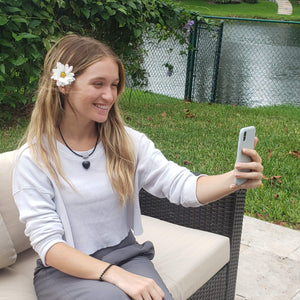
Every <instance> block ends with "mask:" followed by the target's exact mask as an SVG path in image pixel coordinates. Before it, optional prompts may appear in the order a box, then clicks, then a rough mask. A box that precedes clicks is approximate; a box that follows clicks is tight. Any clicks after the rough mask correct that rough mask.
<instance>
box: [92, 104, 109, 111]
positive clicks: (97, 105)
mask: <svg viewBox="0 0 300 300" xmlns="http://www.w3.org/2000/svg"><path fill="white" fill-rule="evenodd" d="M94 105H95V106H96V107H97V108H99V109H104V110H108V108H109V107H108V106H107V105H100V104H94Z"/></svg>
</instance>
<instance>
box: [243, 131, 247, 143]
mask: <svg viewBox="0 0 300 300" xmlns="http://www.w3.org/2000/svg"><path fill="white" fill-rule="evenodd" d="M246 136H247V132H246V131H245V132H244V136H243V141H246Z"/></svg>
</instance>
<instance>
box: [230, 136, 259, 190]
mask: <svg viewBox="0 0 300 300" xmlns="http://www.w3.org/2000/svg"><path fill="white" fill-rule="evenodd" d="M256 143H257V137H255V146H256ZM255 146H254V147H255ZM243 153H244V154H246V155H248V156H250V157H251V160H252V161H251V162H248V163H241V162H239V163H236V164H235V177H236V178H245V179H248V180H247V181H246V182H245V183H243V184H241V185H235V184H233V185H232V186H231V188H232V189H233V190H236V189H253V188H257V187H259V186H260V185H261V184H262V182H261V180H262V178H263V173H262V172H263V170H264V167H263V165H262V159H261V157H260V156H259V154H258V153H257V152H256V151H255V150H251V149H247V148H246V149H243ZM244 169H248V170H250V172H240V171H239V170H244Z"/></svg>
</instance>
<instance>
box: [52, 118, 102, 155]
mask: <svg viewBox="0 0 300 300" xmlns="http://www.w3.org/2000/svg"><path fill="white" fill-rule="evenodd" d="M59 127H60V130H61V133H62V135H63V137H64V139H65V142H66V143H67V144H68V145H69V146H70V148H72V149H73V150H74V151H87V150H89V149H92V148H93V147H94V146H95V142H96V140H97V138H98V134H99V133H98V129H97V126H96V123H95V122H92V123H90V124H87V125H86V126H76V125H75V126H74V124H73V126H72V125H68V124H67V123H65V122H61V124H60V126H59ZM57 139H58V141H60V142H61V143H63V144H64V141H63V140H62V138H61V135H60V133H59V130H58V129H57Z"/></svg>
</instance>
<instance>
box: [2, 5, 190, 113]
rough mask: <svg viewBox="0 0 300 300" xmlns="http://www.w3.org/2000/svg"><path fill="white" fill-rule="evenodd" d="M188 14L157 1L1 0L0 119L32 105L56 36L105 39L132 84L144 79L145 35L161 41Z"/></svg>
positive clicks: (179, 25) (183, 20)
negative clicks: (73, 35) (142, 66)
mask: <svg viewBox="0 0 300 300" xmlns="http://www.w3.org/2000/svg"><path fill="white" fill-rule="evenodd" d="M188 18H189V14H188V13H187V12H185V11H184V10H183V9H182V8H178V7H176V6H174V4H172V3H171V2H168V1H161V0H118V1H117V0H106V1H96V0H69V1H67V0H31V1H29V0H28V1H19V0H1V2H0V29H1V30H0V45H1V50H0V108H1V111H0V119H7V118H10V117H11V115H10V111H11V109H12V108H13V109H16V110H17V111H19V110H20V108H24V106H26V105H30V104H31V103H32V99H33V95H34V91H35V89H36V88H37V83H38V78H39V74H40V72H41V69H42V64H43V59H44V56H45V54H46V52H47V50H48V49H49V48H50V47H51V45H52V43H53V42H54V41H55V40H57V39H58V38H59V37H60V36H62V35H64V34H66V33H68V32H75V33H78V34H81V35H88V36H92V37H94V38H96V39H99V40H101V41H104V42H106V43H108V44H109V45H110V46H111V47H112V48H113V49H114V50H115V51H116V53H117V54H118V55H119V56H120V57H121V59H122V60H123V62H124V64H125V67H126V70H127V72H128V73H129V74H130V76H131V78H132V79H133V83H134V84H135V85H136V86H138V85H143V84H144V83H145V78H146V76H145V70H143V69H141V63H142V61H143V56H144V51H143V48H142V44H143V36H144V35H145V33H147V34H148V35H149V36H151V37H157V38H158V39H165V38H167V37H168V36H169V35H171V34H175V33H176V30H177V28H182V27H183V26H184V24H185V22H186V21H187V20H188ZM178 38H180V36H178Z"/></svg>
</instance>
